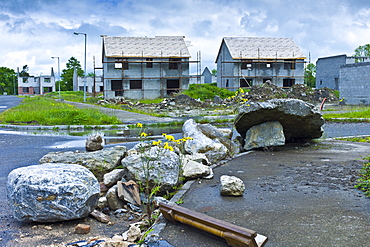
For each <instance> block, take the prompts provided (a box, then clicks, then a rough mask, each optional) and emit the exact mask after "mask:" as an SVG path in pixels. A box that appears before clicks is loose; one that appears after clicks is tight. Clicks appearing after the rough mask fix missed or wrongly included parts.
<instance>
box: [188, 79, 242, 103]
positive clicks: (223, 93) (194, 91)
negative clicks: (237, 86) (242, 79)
mask: <svg viewBox="0 0 370 247" xmlns="http://www.w3.org/2000/svg"><path fill="white" fill-rule="evenodd" d="M183 94H186V95H188V96H190V97H192V98H194V99H200V100H202V101H204V100H206V99H214V97H215V96H216V95H218V96H220V97H221V98H222V99H225V98H227V97H231V96H233V95H234V94H235V93H234V92H232V91H230V90H227V89H225V88H219V87H217V86H216V83H206V84H190V85H189V89H187V90H185V91H184V92H183Z"/></svg>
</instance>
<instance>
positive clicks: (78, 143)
mask: <svg viewBox="0 0 370 247" xmlns="http://www.w3.org/2000/svg"><path fill="white" fill-rule="evenodd" d="M140 131H141V129H138V128H135V129H125V130H122V129H120V130H83V129H74V130H27V129H24V130H12V129H6V130H4V129H3V130H1V129H0V134H13V135H38V136H40V135H41V136H74V137H82V138H81V139H78V140H71V141H67V142H57V143H56V144H55V145H53V146H48V148H49V147H51V148H79V147H84V146H85V142H86V138H87V137H89V136H93V135H100V136H101V137H102V138H103V145H109V144H119V143H122V144H124V143H132V142H137V141H139V138H138V137H139V135H140ZM144 131H145V133H147V134H148V137H147V138H148V139H149V140H160V139H163V136H162V133H166V134H171V135H173V136H174V137H175V139H179V138H182V133H181V132H182V127H181V126H180V127H179V126H176V127H158V128H148V129H145V130H144ZM83 137H85V138H83Z"/></svg>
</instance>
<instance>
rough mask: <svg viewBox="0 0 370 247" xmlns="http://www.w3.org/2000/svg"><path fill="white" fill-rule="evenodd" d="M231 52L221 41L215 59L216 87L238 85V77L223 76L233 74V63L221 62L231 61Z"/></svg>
mask: <svg viewBox="0 0 370 247" xmlns="http://www.w3.org/2000/svg"><path fill="white" fill-rule="evenodd" d="M232 60H233V59H232V57H231V54H230V52H229V50H228V48H227V46H226V44H225V43H222V45H221V48H220V54H219V57H218V60H217V87H220V88H228V87H234V88H235V87H236V88H238V87H239V79H235V78H225V77H224V76H230V75H233V74H234V64H233V63H223V62H224V61H232Z"/></svg>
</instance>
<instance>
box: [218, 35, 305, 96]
mask: <svg viewBox="0 0 370 247" xmlns="http://www.w3.org/2000/svg"><path fill="white" fill-rule="evenodd" d="M305 58H306V57H305V56H304V54H303V53H302V52H301V50H300V49H299V47H298V46H297V45H296V44H295V43H294V41H293V40H292V39H290V38H258V37H224V38H223V39H222V42H221V46H220V49H219V52H218V55H217V58H216V63H217V86H218V87H222V88H228V89H230V90H235V89H237V88H239V87H242V88H243V87H250V86H252V85H260V84H262V83H264V82H266V81H267V80H270V81H271V82H272V83H273V84H275V85H276V86H278V87H290V86H292V85H294V84H303V82H304V63H305Z"/></svg>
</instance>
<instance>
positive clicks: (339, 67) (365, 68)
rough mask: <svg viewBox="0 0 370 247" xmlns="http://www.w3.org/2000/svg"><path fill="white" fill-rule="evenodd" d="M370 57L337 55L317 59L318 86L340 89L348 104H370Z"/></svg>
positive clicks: (341, 95)
mask: <svg viewBox="0 0 370 247" xmlns="http://www.w3.org/2000/svg"><path fill="white" fill-rule="evenodd" d="M369 78H370V57H352V56H347V55H345V54H344V55H337V56H331V57H322V58H319V59H317V61H316V87H317V88H323V87H328V88H331V89H334V90H339V93H340V97H341V98H342V99H344V100H345V102H346V103H348V104H366V105H367V104H370V87H369V85H370V79H369Z"/></svg>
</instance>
